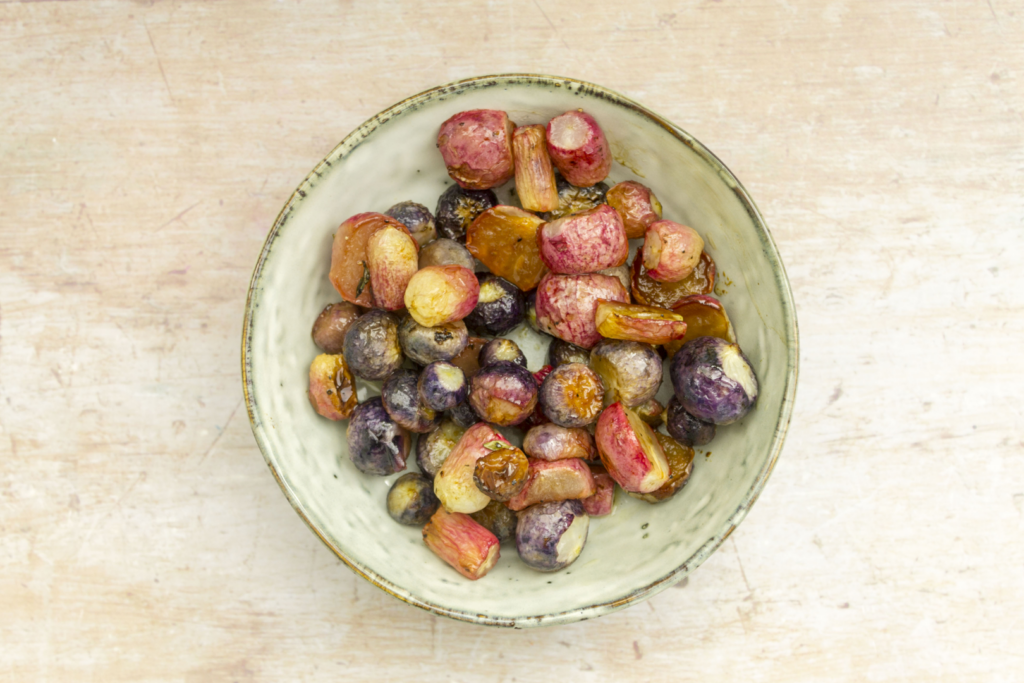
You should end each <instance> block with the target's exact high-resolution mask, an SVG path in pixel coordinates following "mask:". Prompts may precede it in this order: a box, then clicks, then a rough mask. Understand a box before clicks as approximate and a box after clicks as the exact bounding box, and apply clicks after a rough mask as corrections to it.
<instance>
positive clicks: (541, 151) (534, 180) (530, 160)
mask: <svg viewBox="0 0 1024 683" xmlns="http://www.w3.org/2000/svg"><path fill="white" fill-rule="evenodd" d="M512 153H513V156H514V157H515V166H516V168H515V175H516V193H517V194H518V195H519V201H520V202H521V203H522V205H523V208H524V209H526V210H527V211H551V210H552V209H554V208H557V207H558V189H557V187H556V186H555V169H554V167H553V166H552V165H551V158H550V157H549V156H548V148H547V133H546V132H545V130H544V126H539V125H537V126H520V127H519V128H516V130H515V133H513V135H512Z"/></svg>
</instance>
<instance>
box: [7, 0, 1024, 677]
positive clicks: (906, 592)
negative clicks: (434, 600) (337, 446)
mask: <svg viewBox="0 0 1024 683" xmlns="http://www.w3.org/2000/svg"><path fill="white" fill-rule="evenodd" d="M0 44H2V46H3V48H2V49H3V57H2V58H0V85H2V91H0V92H2V94H0V122H2V125H0V163H2V168H0V231H2V233H0V235H2V240H0V606H2V618H0V679H3V680H4V681H18V682H21V681H188V682H192V681H271V680H287V681H297V680H314V679H333V680H374V681H378V680H404V679H408V680H412V677H413V676H415V677H416V678H415V680H453V681H456V680H457V681H462V680H465V681H470V680H494V681H513V680H514V681H532V680H537V681H552V680H573V681H576V680H579V681H608V680H632V679H636V680H641V679H646V680H654V679H657V680H669V679H671V680H677V679H687V680H689V679H694V680H697V679H704V680H706V679H708V677H712V676H713V677H714V678H713V679H712V680H724V681H733V680H764V681H781V680H828V681H896V680H930V681H935V680H948V681H964V680H971V679H975V680H986V681H1010V680H1024V657H1022V655H1024V620H1022V618H1021V610H1022V608H1024V544H1022V542H1021V540H1022V535H1024V417H1022V408H1021V405H1022V398H1024V389H1022V387H1024V356H1022V353H1021V348H1022V346H1024V266H1022V265H1021V264H1022V255H1024V70H1022V65H1024V7H1022V6H1021V5H1020V4H1019V3H1016V2H1011V1H1009V0H986V1H980V0H979V1H976V2H963V1H961V2H956V1H939V0H935V1H931V2H927V1H925V0H914V1H911V0H904V1H902V2H891V3H882V2H871V1H868V0H848V1H847V0H835V1H831V2H828V3H817V2H806V1H805V2H801V1H799V0H788V1H787V0H778V1H770V0H751V1H748V2H742V3H740V2H734V1H731V0H725V1H707V2H704V1H701V2H696V1H694V2H685V3H670V2H664V1H658V2H648V3H622V2H612V1H610V0H598V1H594V0H591V1H590V2H570V1H566V0H557V1H555V0H543V1H540V0H534V1H532V2H519V3H506V2H498V1H496V2H491V3H487V4H486V5H485V4H483V3H458V2H454V1H452V0H445V1H444V2H437V3H423V2H401V1H394V2H380V3H369V2H366V3H354V2H340V3H328V2H278V3H259V4H254V3H236V2H218V3H180V2H160V3H149V2H139V3H109V2H100V1H96V0H86V1H83V2H67V3H65V2H39V3H18V2H13V3H11V2H6V1H5V2H4V3H3V4H0ZM506 71H535V72H548V73H551V72H553V73H559V74H564V75H570V76H575V77H578V78H582V79H585V80H591V81H595V82H598V83H601V84H603V85H606V86H608V87H611V88H613V89H615V90H618V91H620V92H623V93H625V94H626V95H628V96H630V97H632V98H634V99H637V100H639V101H641V102H642V103H644V104H646V105H648V106H650V107H651V108H652V109H654V110H655V111H658V112H660V113H662V114H664V115H665V116H667V117H668V118H669V119H671V120H673V121H676V122H678V123H679V124H680V125H682V126H683V127H684V128H686V129H687V130H688V131H689V132H691V133H692V134H694V135H695V136H696V137H697V138H698V139H700V140H701V141H702V142H704V143H705V144H706V145H708V146H709V147H710V148H711V149H712V150H714V151H715V153H717V154H718V155H719V156H720V157H721V158H722V159H723V160H724V161H725V162H726V164H728V165H729V166H730V168H731V169H732V170H733V171H734V172H735V173H736V175H737V176H738V177H739V178H740V179H741V180H742V181H743V182H744V184H745V185H746V187H747V188H748V189H749V190H750V192H751V194H752V195H753V196H754V198H755V200H756V201H757V202H758V203H759V206H760V208H761V210H762V211H763V213H764V215H765V217H766V219H767V221H768V224H769V225H770V226H771V228H772V230H773V233H774V236H775V239H776V241H777V242H778V244H779V248H780V250H781V252H782V255H783V258H784V259H785V263H786V266H787V268H788V270H789V275H790V278H791V280H792V284H793V289H794V293H795V297H796V301H797V305H798V309H799V319H800V328H801V342H802V344H801V346H802V354H801V373H800V376H801V382H800V389H799V392H798V400H797V406H796V412H795V415H794V418H793V423H792V428H791V430H790V434H789V439H788V442H787V445H786V448H785V451H784V453H783V456H782V458H781V460H780V461H779V464H778V467H777V468H776V470H775V473H774V475H773V476H772V479H771V482H770V484H769V485H768V487H767V489H766V490H765V492H764V494H763V495H762V496H761V498H760V500H759V501H758V503H757V505H755V506H754V508H753V510H752V511H751V514H750V515H749V516H748V517H747V519H746V521H745V522H744V523H743V524H742V525H741V527H740V528H739V529H738V530H737V532H736V533H734V534H733V535H732V537H731V538H730V539H729V540H728V541H727V542H726V544H725V545H724V546H723V547H722V548H721V549H720V550H719V551H718V552H717V553H715V555H714V556H713V557H712V558H711V559H710V560H709V561H708V562H707V563H705V564H704V565H703V566H702V567H701V568H700V569H699V570H697V571H696V572H695V573H694V574H693V575H692V576H690V577H689V579H688V580H687V581H684V582H683V583H682V584H680V585H678V586H677V587H676V588H674V589H671V590H668V591H666V592H664V593H662V594H660V595H658V596H657V597H655V598H653V599H652V600H650V601H648V602H645V603H643V604H640V605H637V606H635V607H633V608H631V609H628V610H626V611H624V612H619V613H617V614H614V615H611V616H608V617H604V618H601V619H598V620H596V621H590V622H585V623H580V624H576V625H573V626H569V627H562V628H554V629H542V630H534V631H526V632H510V631H503V630H496V629H486V628H480V627H473V626H470V625H466V624H462V623H456V622H453V621H449V620H446V619H443V618H437V617H434V616H432V615H430V614H427V613H425V612H422V611H420V610H417V609H415V608H412V607H408V606H406V605H405V604H403V603H401V602H399V601H397V600H395V599H394V598H391V597H389V596H388V595H386V594H385V593H383V592H382V591H380V590H378V589H376V588H374V587H373V586H371V585H370V584H368V583H366V582H365V581H363V580H361V579H359V578H358V577H356V576H355V575H354V574H353V573H352V572H350V571H349V570H348V569H346V568H345V567H344V566H343V565H342V564H341V563H340V562H339V561H338V560H337V559H336V558H335V557H334V556H333V555H332V554H331V552H330V551H329V550H328V549H327V548H326V547H324V546H323V545H322V544H321V543H320V542H319V541H318V540H317V539H316V537H315V536H314V535H313V534H311V533H310V532H309V530H308V529H307V528H306V526H305V525H304V524H303V522H302V521H301V520H300V519H299V517H298V516H297V515H296V514H295V513H294V512H293V511H292V510H291V508H290V507H289V505H288V503H287V502H286V501H285V498H284V496H283V495H282V494H281V491H280V490H279V489H278V486H277V484H276V483H275V481H274V479H273V477H272V476H271V475H270V473H269V472H268V471H267V468H266V466H265V465H264V462H263V459H262V457H261V456H260V453H259V451H258V450H257V448H256V445H255V442H254V440H253V438H252V434H251V432H250V429H249V425H248V424H247V420H246V411H245V408H244V406H243V404H242V392H241V381H240V377H239V336H240V329H241V322H242V308H243V303H244V300H245V294H246V288H247V285H248V282H249V277H250V274H251V272H252V268H253V265H254V263H255V260H256V256H257V254H258V253H259V250H260V247H261V245H262V243H263V240H264V238H265V236H266V234H267V231H268V229H269V228H270V226H271V223H272V222H273V220H274V217H275V216H276V214H277V212H278V211H279V209H280V208H281V206H282V205H283V204H284V202H285V200H286V199H287V198H288V196H289V195H290V194H291V192H292V191H293V189H294V188H295V186H296V185H297V184H298V183H299V181H300V180H301V179H302V178H303V177H304V176H305V174H306V173H307V172H308V171H309V169H311V168H312V167H313V165H314V164H315V163H316V162H317V161H318V160H319V159H321V158H322V157H323V156H324V155H326V154H327V152H328V151H330V149H331V148H332V147H333V146H334V145H335V144H336V143H337V142H338V141H339V140H340V139H341V138H342V137H343V136H344V135H345V134H346V133H348V132H349V131H350V130H351V129H352V128H354V127H355V126H356V125H358V124H359V123H360V122H362V121H363V120H365V119H366V118H368V117H369V116H371V115H372V114H374V113H375V112H377V111H379V110H381V109H383V108H384V107H386V106H388V105H390V104H392V103H393V102H395V101H397V100H399V99H401V98H402V97H404V96H406V95H408V94H411V93H414V92H418V91H420V90H424V89H426V88H428V87H430V86H433V85H436V84H439V83H442V82H445V81H448V80H454V79H457V78H461V77H466V76H471V75H477V74H482V73H489V72H490V73H493V72H506ZM403 677H405V678H403ZM613 677H614V678H613Z"/></svg>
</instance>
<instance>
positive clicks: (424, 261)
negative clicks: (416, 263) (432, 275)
mask: <svg viewBox="0 0 1024 683" xmlns="http://www.w3.org/2000/svg"><path fill="white" fill-rule="evenodd" d="M427 266H462V267H463V268H465V269H466V270H470V271H472V270H474V269H475V268H476V261H474V260H473V255H472V254H470V253H469V250H468V249H466V247H464V246H462V245H461V244H460V243H458V242H456V241H455V240H451V239H448V238H447V237H441V238H440V239H436V240H434V241H433V242H431V243H430V244H427V245H426V246H425V247H423V248H422V249H420V268H426V267H427Z"/></svg>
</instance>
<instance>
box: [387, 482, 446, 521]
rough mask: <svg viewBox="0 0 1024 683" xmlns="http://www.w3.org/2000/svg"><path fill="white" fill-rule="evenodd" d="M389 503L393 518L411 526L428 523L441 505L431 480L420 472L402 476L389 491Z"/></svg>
mask: <svg viewBox="0 0 1024 683" xmlns="http://www.w3.org/2000/svg"><path fill="white" fill-rule="evenodd" d="M387 503H388V514H389V515H391V519H393V520H395V521H396V522H398V523H399V524H407V525H409V526H422V525H423V524H426V523H427V522H428V521H430V518H431V517H432V516H433V514H434V513H435V512H437V508H438V507H440V505H441V502H440V501H439V500H438V499H437V496H435V495H434V488H433V486H432V485H431V483H430V480H429V479H427V478H426V477H424V476H423V475H422V474H420V473H419V472H406V473H405V474H403V475H402V476H400V477H399V478H398V479H397V480H396V481H395V483H394V484H392V485H391V490H389V491H388V499H387Z"/></svg>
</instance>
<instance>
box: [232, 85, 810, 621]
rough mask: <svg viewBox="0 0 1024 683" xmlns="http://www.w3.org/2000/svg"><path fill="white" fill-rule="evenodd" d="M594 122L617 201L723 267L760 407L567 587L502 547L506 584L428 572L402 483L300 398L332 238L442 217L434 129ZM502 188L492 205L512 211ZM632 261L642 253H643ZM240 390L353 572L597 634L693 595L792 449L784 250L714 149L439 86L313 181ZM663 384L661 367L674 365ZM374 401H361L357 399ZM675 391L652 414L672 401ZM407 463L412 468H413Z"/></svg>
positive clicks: (297, 213)
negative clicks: (686, 231)
mask: <svg viewBox="0 0 1024 683" xmlns="http://www.w3.org/2000/svg"><path fill="white" fill-rule="evenodd" d="M576 108H583V109H585V110H586V111H587V112H589V113H590V114H592V115H594V117H595V118H596V119H597V121H598V122H599V123H600V125H601V126H602V127H603V129H604V131H605V133H606V135H607V137H608V140H609V143H610V145H611V148H612V152H613V156H614V158H615V163H614V165H613V167H612V170H611V174H610V176H609V179H608V182H609V185H611V184H613V183H614V182H619V181H622V180H637V181H639V182H641V183H644V184H646V185H648V186H649V187H651V188H652V189H653V190H654V192H655V193H656V194H657V196H658V197H659V199H660V200H661V203H662V205H663V206H664V216H665V217H666V218H670V219H672V220H675V221H677V222H681V223H684V224H686V225H690V226H692V227H693V228H695V229H696V230H697V231H698V232H699V233H700V234H701V235H702V236H703V237H704V240H705V242H706V247H707V249H708V251H709V252H710V253H711V255H712V256H713V257H714V259H715V261H716V262H717V265H718V272H719V283H720V285H719V287H718V288H717V294H718V295H719V296H720V298H721V300H722V302H723V303H724V305H725V306H726V308H727V310H728V312H729V315H730V317H731V319H732V322H733V325H734V327H735V329H736V334H737V337H738V340H739V343H740V346H741V347H742V348H743V350H744V352H745V353H746V355H747V356H748V358H749V359H750V361H751V363H752V365H753V367H754V368H755V370H756V372H757V375H758V379H759V380H760V384H761V395H760V398H759V401H758V404H757V407H756V409H755V410H753V411H752V412H751V413H750V414H749V415H748V416H747V417H746V418H745V419H743V420H742V421H741V422H739V423H736V424H733V425H730V426H728V427H723V428H720V429H719V430H718V436H717V437H716V438H715V440H714V441H713V442H712V443H711V444H709V446H708V449H709V450H710V452H705V451H698V455H697V461H696V464H695V467H694V471H693V476H692V479H691V480H690V482H689V483H688V484H687V486H686V487H684V488H683V490H682V491H681V492H680V493H679V494H677V495H676V496H675V497H674V498H672V499H670V500H668V501H666V502H663V503H660V504H657V505H651V504H648V503H646V502H643V501H639V500H635V499H633V498H630V497H628V496H625V495H623V494H622V492H621V491H620V492H619V493H618V495H617V498H616V502H615V511H614V513H613V514H612V515H611V516H608V517H603V518H595V519H593V520H592V521H591V526H590V536H589V540H588V541H587V544H586V546H585V548H584V550H583V553H582V554H581V555H580V557H579V559H578V560H577V561H576V562H575V563H574V564H573V565H571V566H570V567H568V568H567V569H565V570H563V571H561V572H556V573H539V572H536V571H533V570H531V569H529V568H528V567H526V566H525V565H524V564H523V563H522V562H521V561H520V560H519V557H518V555H517V554H516V550H515V546H514V544H513V545H508V544H506V545H505V546H503V547H502V549H501V559H500V560H499V561H498V564H497V565H496V566H495V568H494V569H493V570H492V571H491V572H490V573H489V574H488V575H487V576H485V577H484V578H483V579H481V580H479V581H475V582H472V581H468V580H466V579H464V578H462V577H461V576H460V575H458V574H457V573H456V572H455V571H453V570H452V569H451V568H450V567H448V566H447V565H446V564H444V563H443V562H441V560H439V559H438V558H437V557H436V556H434V555H433V554H432V553H431V552H430V550H428V549H427V547H426V546H425V545H424V543H423V540H422V538H421V534H420V530H419V529H418V528H413V527H403V526H400V525H398V524H396V523H395V522H393V521H392V520H391V518H390V517H389V516H388V513H387V510H386V508H385V496H386V493H387V491H388V489H389V488H390V486H391V484H392V482H393V481H394V480H395V478H396V477H397V476H398V475H395V476H393V477H374V476H369V475H364V474H362V473H360V472H359V471H358V470H356V469H355V467H354V466H353V465H352V463H351V462H350V461H349V458H348V455H347V446H346V441H345V429H344V426H345V423H334V422H330V421H328V420H325V419H323V418H322V417H320V416H318V415H317V414H316V413H314V412H313V410H312V409H311V408H310V406H309V403H308V401H307V399H306V388H307V379H308V368H309V364H310V361H311V360H312V359H313V357H314V356H315V355H316V354H317V353H318V351H317V349H316V347H315V346H314V345H313V342H312V341H311V339H310V328H311V326H312V323H313V320H314V319H315V318H316V316H317V314H318V313H319V312H320V310H321V309H322V308H323V307H324V306H325V305H326V304H327V303H330V302H333V301H338V300H339V296H338V294H337V293H336V292H335V291H334V290H333V288H332V287H331V285H330V283H329V282H328V280H327V272H328V269H329V265H330V254H331V242H332V236H333V234H334V232H335V230H336V229H337V227H338V225H339V224H340V223H341V222H342V221H344V220H345V219H346V218H348V217H349V216H351V215H352V214H355V213H359V212H362V211H384V210H385V209H387V208H388V207H390V206H391V205H392V204H395V203H397V202H399V201H402V200H407V199H411V200H414V201H417V202H420V203H421V204H424V205H426V206H428V207H430V208H431V209H433V207H434V206H435V204H436V202H437V197H438V196H439V195H440V194H441V192H442V191H443V190H444V189H445V187H446V186H447V185H448V184H450V182H451V181H450V180H449V178H448V176H447V174H446V173H445V168H444V164H443V162H442V160H441V157H440V155H439V154H438V152H437V149H436V147H435V140H436V136H437V130H438V127H439V126H440V124H441V122H442V121H444V120H445V119H447V118H448V117H450V116H452V115H453V114H455V113H457V112H460V111H464V110H467V109H503V110H505V111H507V112H508V113H509V115H510V117H511V118H512V120H513V121H515V122H516V123H517V124H519V125H524V124H531V123H544V122H546V121H547V120H548V119H550V118H551V117H553V116H555V115H557V114H560V113H562V112H564V111H566V110H569V109H576ZM508 191H509V187H508V186H506V187H504V188H502V189H501V190H500V191H499V193H498V194H499V198H504V200H505V201H506V202H507V201H508V197H509V194H508ZM634 249H635V245H634ZM509 336H510V337H511V338H513V339H515V340H516V341H517V342H518V343H519V344H520V346H521V347H522V348H523V350H524V352H525V353H526V355H527V357H528V359H529V361H530V368H531V369H532V370H537V369H539V368H540V366H541V365H543V364H544V362H545V360H544V358H545V354H546V347H547V341H549V340H550V338H549V337H543V338H542V337H541V336H540V335H537V334H535V333H533V332H532V331H531V330H530V329H529V328H528V326H526V325H522V326H520V328H518V329H517V330H516V331H514V332H513V333H512V334H510V335H509ZM242 361H243V382H244V389H245V399H246V405H247V407H248V410H249V419H250V421H251V423H252V429H253V434H254V435H255V436H256V441H257V443H258V444H259V447H260V450H261V451H262V452H263V455H264V457H265V458H266V461H267V464H268V465H269V467H270V470H271V471H272V472H273V474H274V476H275V477H276V478H277V480H278V483H280V485H281V488H282V489H283V490H284V493H285V495H286V496H287V497H288V500H289V501H290V502H291V504H292V506H293V507H294V508H295V510H296V512H298V513H299V515H300V516H301V517H302V518H303V519H304V520H305V521H306V523H307V524H308V525H309V526H310V528H311V529H312V530H313V531H314V532H315V533H316V534H317V535H318V536H319V537H320V538H321V539H322V540H323V542H324V543H326V544H327V545H328V547H330V548H331V550H333V551H334V552H335V553H337V555H338V557H340V558H341V559H342V560H343V561H344V562H345V563H346V564H347V565H348V566H349V567H351V568H352V569H353V570H354V571H355V572H356V573H358V574H359V575H360V576H362V577H363V578H365V579H366V580H368V581H370V582H371V583H373V584H374V585H376V586H379V587H380V588H382V589H384V590H385V591H387V592H388V593H391V594H392V595H394V596H395V597H397V598H399V599H401V600H404V601H406V602H408V603H410V604H412V605H416V606H418V607H422V608H424V609H427V610H430V611H431V612H434V613H437V614H441V615H445V616H449V617H453V618H456V619H461V620H464V621H469V622H475V623H479V624H491V625H500V626H511V627H516V628H521V627H528V626H537V625H550V624H563V623H568V622H572V621H577V620H581V619H588V618H592V617H596V616H600V615H602V614H607V613H609V612H612V611H615V610H618V609H621V608H623V607H626V606H628V605H630V604H633V603H636V602H639V601H641V600H644V599H645V598H649V597H650V596H652V595H654V594H656V593H658V592H659V591H662V590H664V589H665V588H667V587H669V586H670V585H672V584H673V583H675V582H676V581H678V580H680V579H682V578H683V577H684V576H686V574H687V573H688V572H690V571H692V570H693V569H694V568H696V567H697V566H698V565H699V564H700V563H701V562H703V561H704V560H705V559H707V557H708V556H709V555H710V554H711V553H712V552H714V550H715V549H716V548H717V547H718V546H719V545H721V543H722V541H723V540H724V539H725V538H726V537H727V536H728V535H729V534H730V533H732V531H733V529H735V528H736V525H737V524H739V522H740V521H741V520H742V519H743V517H744V516H745V515H746V514H747V512H748V510H749V509H750V506H751V505H752V504H753V502H754V500H755V499H756V498H757V496H758V494H760V493H761V490H762V489H763V488H764V485H765V482H766V481H767V479H768V475H769V474H770V473H771V471H772V467H773V466H774V464H775V461H776V459H777V458H778V456H779V452H780V449H781V448H782V442H783V438H784V436H785V433H786V428H787V426H788V424H789V419H790V413H791V410H792V406H793V398H794V394H795V391H796V379H797V328H796V318H795V313H794V307H793V300H792V294H791V292H790V289H789V283H788V281H787V279H786V275H785V271H784V269H783V266H782V262H781V260H780V259H779V254H778V251H777V250H776V247H775V244H774V242H773V241H772V237H771V235H770V233H769V232H768V228H767V227H766V226H765V224H764V220H763V219H762V218H761V215H760V214H759V213H758V211H757V208H756V207H755V206H754V203H753V201H752V200H751V199H750V197H749V196H748V194H747V192H746V191H745V190H744V189H743V186H742V185H740V183H739V181H738V180H737V179H736V178H735V177H734V176H733V174H732V173H730V172H729V170H728V169H727V168H725V166H724V165H723V164H722V162H721V161H719V160H718V159H717V158H716V157H715V156H714V155H713V154H712V153H711V152H710V151H708V150H707V149H706V148H705V147H704V146H703V145H701V144H700V143H699V142H697V141H696V140H694V139H693V138H692V137H691V136H690V135H688V134H687V133H685V132H684V131H683V130H682V129H680V128H679V127H677V126H675V125H674V124H672V123H670V122H668V121H666V120H665V119H663V118H662V117H660V116H658V115H656V114H654V113H652V112H651V111H649V110H647V109H645V108H644V107H642V106H640V105H639V104H636V103H635V102H632V101H630V100H628V99H626V98H625V97H623V96H622V95H619V94H617V93H614V92H612V91H609V90H607V89H605V88H602V87H599V86H596V85H592V84H589V83H583V82H580V81H576V80H573V79H569V78H556V77H548V76H535V75H503V76H490V77H483V78H473V79H469V80H465V81H459V82H457V83H452V84H449V85H445V86H441V87H438V88H434V89H432V90H429V91H427V92H424V93H421V94H419V95H416V96H414V97H410V98H409V99H407V100H404V101H402V102H399V103H398V104H396V105H395V106H393V107H391V108H389V109H387V110H385V111H383V112H381V113H380V114H377V115H376V116H374V117H373V118H371V119H370V120H369V121H367V122H366V123H364V124H363V125H362V126H360V127H359V128H358V129H357V130H355V131H354V132H352V133H351V134H350V135H349V136H348V137H346V138H345V139H344V140H343V141H342V142H341V144H339V145H338V146H337V147H336V148H335V149H334V151H332V152H331V153H330V155H328V157H327V158H326V159H324V160H323V161H322V162H320V163H319V164H318V165H317V166H316V168H314V169H313V171H312V173H310V174H309V176H308V177H307V178H306V179H305V180H304V181H302V183H301V184H300V185H299V187H298V189H296V190H295V193H294V194H293V195H292V197H291V198H290V199H289V200H288V203H287V204H286V205H285V206H284V208H283V209H282V211H281V214H280V215H279V216H278V218H277V221H276V222H275V223H274V226H273V228H272V229H271V230H270V235H269V236H268V237H267V241H266V244H265V245H264V247H263V251H262V253H261V254H260V257H259V261H258V263H257V264H256V269H255V272H254V273H253V277H252V284H251V285H250V288H249V296H248V301H247V303H246V312H245V324H244V330H243V358H242ZM665 367H666V370H667V367H668V364H667V363H666V364H665ZM378 391H379V386H375V385H373V384H365V385H362V386H360V388H359V396H360V399H361V400H362V399H364V398H366V397H367V396H370V395H373V394H375V393H377V392H378ZM670 391H671V384H670V382H669V381H668V380H667V377H666V381H665V382H664V384H663V386H662V390H661V393H660V394H659V398H660V399H661V400H662V402H663V403H667V401H668V397H669V395H670ZM415 467H416V466H415V458H412V463H411V465H410V468H411V469H415Z"/></svg>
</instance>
